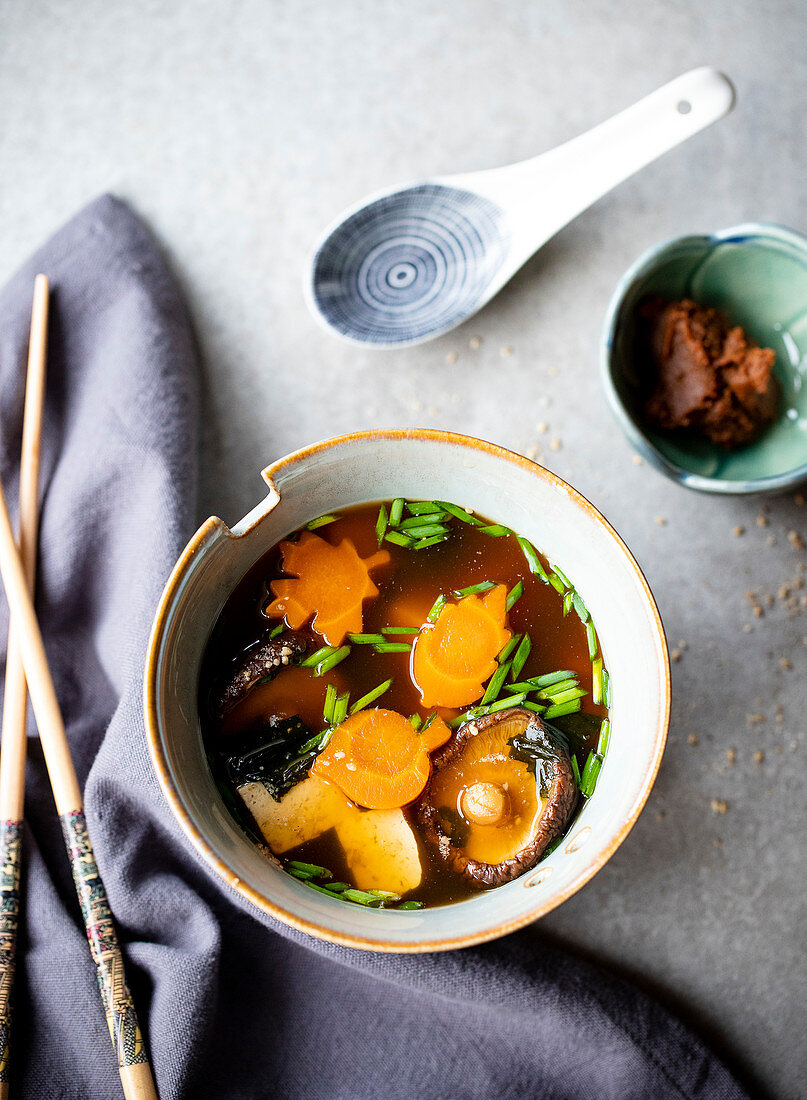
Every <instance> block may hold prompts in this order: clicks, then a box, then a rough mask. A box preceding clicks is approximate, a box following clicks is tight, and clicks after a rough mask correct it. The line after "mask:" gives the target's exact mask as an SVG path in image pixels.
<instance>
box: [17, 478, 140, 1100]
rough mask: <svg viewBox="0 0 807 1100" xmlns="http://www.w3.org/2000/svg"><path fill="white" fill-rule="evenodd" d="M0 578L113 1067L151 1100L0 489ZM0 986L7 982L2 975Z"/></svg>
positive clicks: (132, 1092)
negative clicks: (95, 980)
mask: <svg viewBox="0 0 807 1100" xmlns="http://www.w3.org/2000/svg"><path fill="white" fill-rule="evenodd" d="M0 573H2V578H3V584H4V586H5V589H6V596H7V598H8V603H9V608H10V610H11V618H12V622H13V623H14V628H15V639H16V644H17V647H18V650H19V653H20V656H21V658H22V664H23V667H24V669H25V677H26V680H27V683H28V692H29V694H30V696H31V704H32V706H33V710H34V716H35V718H36V723H37V726H38V728H39V737H40V741H41V744H42V751H43V753H44V756H45V764H46V766H47V769H48V775H49V777H50V784H51V788H52V790H53V797H54V801H55V802H56V809H57V812H58V814H59V816H60V818H61V822H62V831H63V833H64V838H65V844H66V846H67V852H68V856H69V858H70V865H71V869H72V872H73V881H74V883H75V886H76V893H77V894H78V899H79V904H80V905H81V912H82V916H83V917H84V925H85V928H86V930H87V938H88V940H89V944H90V953H91V955H92V958H93V961H94V963H95V967H96V971H97V975H98V985H99V989H100V992H101V998H102V1001H103V1004H104V1011H105V1013H106V1017H107V1024H108V1025H109V1031H110V1036H111V1038H112V1043H113V1046H114V1048H115V1053H116V1055H117V1059H118V1069H119V1072H120V1078H121V1084H122V1085H123V1092H124V1095H125V1097H126V1100H156V1097H157V1092H156V1089H155V1087H154V1079H153V1077H152V1073H151V1066H150V1065H149V1061H148V1056H147V1054H146V1051H145V1047H144V1044H143V1038H142V1035H141V1033H140V1026H139V1024H138V1022H137V1014H136V1012H135V1007H134V1003H133V1001H132V996H131V993H130V992H129V988H128V986H127V984H126V977H125V974H124V968H123V956H122V954H121V950H120V946H119V944H118V940H117V935H116V932H115V925H114V922H113V919H112V913H111V910H110V907H109V901H108V900H107V896H106V890H105V889H104V884H103V882H102V881H101V876H100V874H99V872H98V867H97V865H96V862H95V855H94V853H93V849H92V844H91V842H90V837H89V834H88V832H87V822H86V818H85V816H84V809H83V801H82V797H81V789H80V787H79V783H78V777H77V776H76V771H75V768H74V767H73V761H72V758H71V756H70V748H69V746H68V743H67V735H66V733H65V728H64V722H63V720H62V714H61V710H60V708H59V701H58V699H57V697H56V690H55V688H54V686H53V679H52V677H51V674H50V668H49V666H48V660H47V656H46V654H45V647H44V644H43V642H42V634H41V631H40V629H39V623H38V621H37V617H36V612H35V610H34V604H33V600H32V598H31V594H30V592H29V588H28V579H27V576H26V571H25V568H24V566H23V563H22V559H21V557H20V554H19V552H18V550H17V546H16V543H15V541H14V533H13V531H12V529H11V521H10V520H9V515H8V508H7V506H6V498H5V493H4V492H3V486H2V482H0ZM0 974H1V975H2V977H0V984H2V983H4V982H5V980H6V976H5V974H3V973H2V971H1V970H0Z"/></svg>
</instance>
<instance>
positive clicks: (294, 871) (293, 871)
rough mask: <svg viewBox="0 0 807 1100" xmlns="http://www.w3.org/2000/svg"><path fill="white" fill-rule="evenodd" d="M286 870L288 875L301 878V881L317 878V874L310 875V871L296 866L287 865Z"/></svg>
mask: <svg viewBox="0 0 807 1100" xmlns="http://www.w3.org/2000/svg"><path fill="white" fill-rule="evenodd" d="M288 871H289V874H290V875H293V876H294V877H295V878H299V879H301V880H302V881H303V882H310V881H311V879H313V878H319V875H318V874H313V875H312V874H311V872H310V871H301V870H298V868H297V867H289V869H288Z"/></svg>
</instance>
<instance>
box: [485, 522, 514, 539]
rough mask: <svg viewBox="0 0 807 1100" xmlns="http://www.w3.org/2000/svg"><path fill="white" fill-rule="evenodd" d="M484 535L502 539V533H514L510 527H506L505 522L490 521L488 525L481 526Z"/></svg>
mask: <svg viewBox="0 0 807 1100" xmlns="http://www.w3.org/2000/svg"><path fill="white" fill-rule="evenodd" d="M480 530H481V532H482V534H483V535H492V536H493V538H495V539H500V538H501V537H502V535H512V533H513V532H512V531H511V530H510V528H509V527H505V526H504V524H503V523H490V524H488V525H487V526H486V527H482V528H480Z"/></svg>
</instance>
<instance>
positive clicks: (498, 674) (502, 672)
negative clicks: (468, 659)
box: [481, 661, 510, 707]
mask: <svg viewBox="0 0 807 1100" xmlns="http://www.w3.org/2000/svg"><path fill="white" fill-rule="evenodd" d="M509 671H510V662H509V661H505V663H504V664H503V665H499V667H498V668H497V669H496V671H495V672H494V673H493V675H492V676H491V678H490V683H489V684H488V686H487V687H486V688H485V694H484V695H483V696H482V700H481V703H482V706H483V707H484V706H485V705H486V704H487V703H492V702H493V700H494V699H498V697H499V693H500V692H501V690H502V684H503V683H504V681H505V680H506V679H507V673H508V672H509Z"/></svg>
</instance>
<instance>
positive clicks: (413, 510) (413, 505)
mask: <svg viewBox="0 0 807 1100" xmlns="http://www.w3.org/2000/svg"><path fill="white" fill-rule="evenodd" d="M406 510H407V512H408V513H409V515H410V516H423V515H429V514H430V513H431V512H444V511H445V508H443V506H442V504H440V502H439V501H437V500H408V501H407V502H406Z"/></svg>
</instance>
